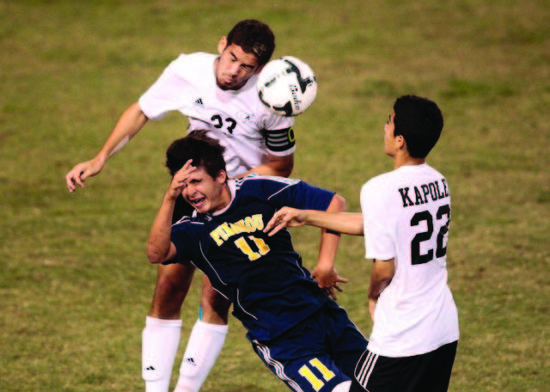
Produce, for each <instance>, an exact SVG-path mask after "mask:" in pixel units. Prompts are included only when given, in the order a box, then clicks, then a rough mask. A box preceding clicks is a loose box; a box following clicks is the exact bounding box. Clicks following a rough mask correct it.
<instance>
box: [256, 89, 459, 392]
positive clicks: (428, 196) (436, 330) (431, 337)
mask: <svg viewBox="0 0 550 392" xmlns="http://www.w3.org/2000/svg"><path fill="white" fill-rule="evenodd" d="M442 129H443V116H442V114H441V111H440V109H439V108H438V107H437V105H436V104H435V103H434V102H432V101H430V100H428V99H426V98H420V97H416V96H403V97H400V98H398V99H397V100H396V102H395V104H394V112H393V113H392V114H391V115H390V118H389V120H388V122H387V124H386V125H385V128H384V131H385V138H384V150H385V153H386V154H387V155H389V156H390V157H392V158H393V159H394V170H393V171H391V172H388V173H385V174H382V175H379V176H377V177H374V178H372V179H371V180H369V181H368V182H367V183H366V184H365V185H363V188H362V190H361V210H362V214H358V213H355V214H326V213H320V212H314V211H299V210H293V209H288V208H284V209H281V210H280V211H279V212H278V214H276V215H275V216H274V218H273V219H272V221H271V222H270V223H269V224H268V225H267V226H266V230H267V231H273V233H275V232H277V231H278V229H279V228H282V227H285V226H293V225H302V224H309V225H313V226H318V227H324V228H328V229H331V230H335V231H340V232H342V233H347V234H352V235H364V236H365V247H366V258H367V259H372V260H373V266H372V272H371V280H370V287H369V293H368V296H369V310H370V312H371V316H372V318H373V321H374V325H373V331H372V334H371V337H370V339H369V345H368V346H367V350H366V351H365V353H364V354H363V357H362V358H361V360H360V361H359V362H358V364H357V368H356V372H355V380H354V383H353V386H352V388H351V389H350V390H351V391H369V392H394V391H395V392H397V391H406V392H417V391H418V392H420V391H422V392H426V391H428V392H431V391H433V392H444V391H446V390H447V388H448V385H449V380H450V377H451V370H452V367H453V363H454V358H455V355H456V348H457V342H458V337H459V327H458V313H457V309H456V305H455V303H454V300H453V297H452V294H451V290H450V289H449V286H448V284H447V268H446V254H447V239H448V231H449V224H450V219H451V199H450V193H449V187H448V183H447V180H446V179H445V177H444V176H443V175H442V174H441V173H439V172H438V171H437V170H435V169H433V168H432V167H430V166H429V165H428V164H427V163H426V157H427V155H428V153H429V152H430V151H431V149H432V148H433V147H434V146H435V144H436V143H437V141H438V140H439V137H440V135H441V131H442Z"/></svg>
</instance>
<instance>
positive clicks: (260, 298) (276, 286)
mask: <svg viewBox="0 0 550 392" xmlns="http://www.w3.org/2000/svg"><path fill="white" fill-rule="evenodd" d="M223 152H224V148H223V147H222V146H220V144H219V142H217V141H215V140H213V139H210V138H208V137H207V136H206V135H205V133H204V132H193V133H191V134H190V135H189V136H187V137H185V138H182V139H178V140H176V141H175V142H174V143H173V144H172V145H171V146H170V147H169V149H168V150H167V161H166V164H167V167H168V168H169V170H170V173H171V174H172V176H173V179H172V182H171V184H170V187H169V189H168V190H167V191H166V194H165V196H164V199H163V202H162V205H161V208H160V210H159V212H158V214H157V216H156V218H155V221H154V223H153V225H152V228H151V232H150V235H149V242H148V248H147V253H148V258H149V261H150V262H152V263H155V264H158V263H163V264H169V263H182V264H193V265H194V266H196V267H198V268H199V269H201V270H202V271H203V272H204V273H205V274H206V275H207V276H208V278H209V279H210V281H211V283H212V286H213V287H214V289H215V290H217V291H218V292H219V293H221V294H222V295H223V296H224V297H226V298H227V299H229V300H230V301H231V302H232V304H233V315H234V316H235V317H236V318H237V319H239V320H240V321H241V322H242V324H243V325H244V327H245V328H246V329H247V331H248V333H247V338H248V339H249V340H250V341H251V343H252V345H253V348H254V350H255V352H256V353H257V354H258V355H259V356H260V358H261V359H262V360H263V361H264V363H265V364H266V366H267V367H268V368H269V369H270V370H271V371H272V372H273V373H275V374H276V375H277V376H278V377H279V378H280V379H281V380H282V381H283V382H285V384H286V385H287V386H288V387H289V388H290V389H291V390H295V391H311V392H313V391H317V392H328V391H335V392H344V391H348V390H349V387H350V385H351V381H350V379H351V377H353V371H354V369H355V364H356V362H357V360H358V359H359V357H360V355H361V354H362V352H363V351H364V349H365V348H366V345H367V341H366V339H365V337H364V336H363V335H362V334H361V333H360V332H359V330H358V329H357V328H356V326H355V325H354V324H353V323H352V322H351V321H350V320H349V318H348V316H347V313H346V312H345V310H344V309H342V308H341V307H339V306H338V305H337V304H336V302H334V300H333V299H331V298H330V295H327V294H330V293H327V292H325V291H324V290H323V289H321V288H320V287H319V285H318V283H317V282H316V281H315V280H314V279H313V277H314V276H315V277H317V278H321V277H322V279H325V280H326V279H327V278H328V279H331V282H332V283H333V284H332V287H331V289H330V290H334V289H339V286H338V285H339V283H341V282H345V280H344V279H342V278H340V277H339V276H338V274H337V273H336V271H335V270H334V268H333V261H334V257H335V254H336V249H337V246H338V242H339V239H340V236H339V235H338V234H335V233H333V232H328V231H323V232H322V238H321V244H320V257H319V263H318V266H317V267H316V268H315V270H314V271H313V274H312V273H310V272H309V271H308V270H307V269H306V268H304V266H303V265H302V260H301V258H300V255H299V254H298V253H297V252H296V251H295V250H294V247H293V245H292V241H291V237H290V234H289V232H288V231H286V230H281V231H280V232H279V233H277V234H276V235H274V236H268V235H267V234H266V233H264V231H263V230H264V225H265V224H266V223H267V222H268V221H269V220H270V219H271V217H272V216H273V215H274V213H275V212H276V211H277V209H279V208H281V207H283V206H286V205H288V206H293V207H295V208H300V209H311V210H322V211H329V212H339V211H342V210H343V209H344V206H345V202H344V200H343V199H342V197H340V196H338V195H336V194H334V193H333V192H330V191H327V190H323V189H320V188H316V187H313V186H311V185H308V184H306V183H304V182H302V181H299V180H290V179H284V178H281V177H262V176H249V177H246V178H244V179H241V180H236V181H228V176H227V172H226V171H225V162H224V159H223ZM180 195H181V196H183V198H184V199H185V200H186V201H187V202H188V203H189V204H190V205H191V206H193V208H194V212H193V214H192V215H191V216H184V217H183V218H182V219H181V220H179V221H178V222H176V223H175V224H173V225H172V214H173V211H174V205H175V201H176V199H177V198H178V197H179V196H180Z"/></svg>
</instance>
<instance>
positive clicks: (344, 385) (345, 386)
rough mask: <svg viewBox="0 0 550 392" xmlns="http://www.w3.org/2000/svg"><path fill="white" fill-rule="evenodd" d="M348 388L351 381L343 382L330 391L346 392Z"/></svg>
mask: <svg viewBox="0 0 550 392" xmlns="http://www.w3.org/2000/svg"><path fill="white" fill-rule="evenodd" d="M350 388H351V381H344V382H341V383H340V384H338V385H336V386H335V387H334V388H333V389H332V392H348V391H349V389H350Z"/></svg>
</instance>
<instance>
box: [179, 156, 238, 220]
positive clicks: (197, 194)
mask: <svg viewBox="0 0 550 392" xmlns="http://www.w3.org/2000/svg"><path fill="white" fill-rule="evenodd" d="M226 178H227V175H226V173H225V172H224V171H220V172H219V173H218V175H217V176H216V178H212V177H211V176H210V175H209V174H208V173H207V172H206V170H205V168H204V167H203V166H199V167H197V169H196V170H194V171H193V172H192V173H191V174H190V175H189V177H188V178H187V180H186V181H185V185H184V187H183V189H182V196H183V198H184V199H185V200H186V201H187V202H188V203H189V204H190V205H191V206H192V207H193V208H194V209H196V210H197V212H198V213H200V214H206V213H212V212H216V211H219V210H221V209H223V208H224V207H226V206H227V205H228V204H229V202H230V201H231V196H230V194H229V192H228V191H227V187H226V182H225V181H226Z"/></svg>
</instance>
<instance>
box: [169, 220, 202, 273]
mask: <svg viewBox="0 0 550 392" xmlns="http://www.w3.org/2000/svg"><path fill="white" fill-rule="evenodd" d="M195 226H197V227H195ZM198 226H202V223H195V222H192V221H191V220H190V219H189V218H188V217H185V218H183V219H182V220H180V221H179V222H177V223H175V224H173V225H172V232H171V241H172V243H173V244H174V245H175V247H176V250H177V255H176V258H175V259H174V260H172V261H170V262H167V263H165V264H173V263H177V262H182V261H189V260H192V259H193V257H194V254H193V252H194V251H195V248H194V247H193V246H189V244H195V243H197V241H198V237H197V236H196V235H195V230H194V229H196V228H198Z"/></svg>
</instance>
